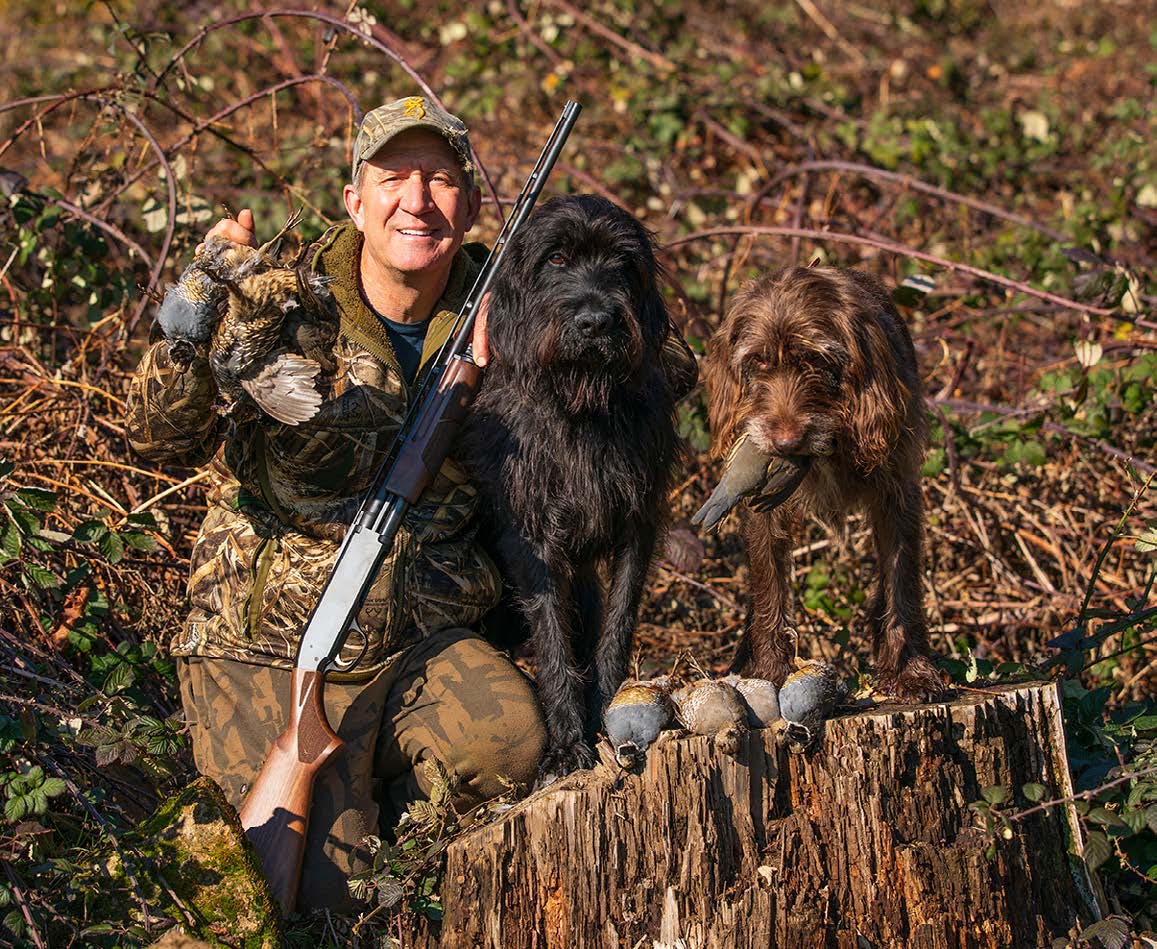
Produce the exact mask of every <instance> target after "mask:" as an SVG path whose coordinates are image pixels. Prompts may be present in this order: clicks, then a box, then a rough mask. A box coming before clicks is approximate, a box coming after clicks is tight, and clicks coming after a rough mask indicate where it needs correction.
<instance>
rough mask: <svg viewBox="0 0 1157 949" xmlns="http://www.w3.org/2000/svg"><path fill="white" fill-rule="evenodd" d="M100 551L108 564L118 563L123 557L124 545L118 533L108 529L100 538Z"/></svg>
mask: <svg viewBox="0 0 1157 949" xmlns="http://www.w3.org/2000/svg"><path fill="white" fill-rule="evenodd" d="M100 552H101V553H102V554H104V559H105V560H107V561H108V562H109V563H110V564H118V563H120V562H121V560H122V559H123V558H124V555H125V545H124V542H123V541H122V540H121V538H120V535H118V534H114V533H113V532H112V531H109V532H108V533H107V534H105V535H104V536H103V537H102V538H101V539H100Z"/></svg>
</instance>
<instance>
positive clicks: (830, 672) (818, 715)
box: [779, 660, 847, 749]
mask: <svg viewBox="0 0 1157 949" xmlns="http://www.w3.org/2000/svg"><path fill="white" fill-rule="evenodd" d="M846 695H847V686H846V685H845V684H844V683H843V682H841V681H840V677H839V674H838V673H837V672H836V670H835V669H834V668H832V666H831V665H829V664H828V663H826V662H821V661H819V660H806V661H802V662H800V663H799V668H798V669H796V670H795V671H794V672H792V673H791V674H790V675H789V676H788V677H787V679H785V680H784V683H783V685H782V686H781V687H780V690H779V710H780V714H781V715H783V718H784V720H785V721H786V722H787V723H788V728H787V733H788V737H789V739H790V740H791V742H792V743H793V745H795V746H798V747H799V748H801V749H802V748H807V747H810V746H811V745H812V744H814V743H815V742H816V741H817V740H818V738H819V736H820V734H821V733H822V728H823V723H824V722H825V721H826V720H827V718H828V717H829V716H830V715H831V713H832V711H833V710H834V709H835V707H836V706H837V705H838V704H839V703H840V702H842V701H843V700H844V698H845V696H846Z"/></svg>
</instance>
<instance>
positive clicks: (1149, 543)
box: [1133, 527, 1157, 554]
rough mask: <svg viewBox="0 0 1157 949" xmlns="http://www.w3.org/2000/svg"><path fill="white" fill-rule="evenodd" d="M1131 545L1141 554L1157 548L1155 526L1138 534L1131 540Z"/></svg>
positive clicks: (1156, 530)
mask: <svg viewBox="0 0 1157 949" xmlns="http://www.w3.org/2000/svg"><path fill="white" fill-rule="evenodd" d="M1133 546H1134V547H1136V548H1137V550H1138V551H1139V552H1140V553H1143V554H1148V553H1152V552H1153V551H1155V550H1157V527H1154V528H1150V529H1149V530H1147V531H1145V532H1144V533H1142V534H1138V535H1137V537H1136V538H1135V539H1134V541H1133Z"/></svg>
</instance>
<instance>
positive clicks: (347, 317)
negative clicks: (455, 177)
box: [313, 221, 488, 376]
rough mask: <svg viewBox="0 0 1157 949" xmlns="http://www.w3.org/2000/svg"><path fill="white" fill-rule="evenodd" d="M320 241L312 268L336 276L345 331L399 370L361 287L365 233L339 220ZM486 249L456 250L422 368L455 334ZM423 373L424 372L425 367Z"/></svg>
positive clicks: (335, 291)
mask: <svg viewBox="0 0 1157 949" xmlns="http://www.w3.org/2000/svg"><path fill="white" fill-rule="evenodd" d="M319 245H320V246H319V247H318V250H317V253H316V254H315V255H314V258H313V269H314V271H315V272H316V273H319V274H325V275H326V276H329V277H333V278H334V281H333V283H332V284H331V285H330V291H331V292H332V293H333V299H334V303H335V304H336V306H337V310H338V314H339V316H340V319H341V334H342V335H343V336H345V337H346V338H347V339H349V340H350V341H352V342H354V343H356V344H357V345H359V346H361V347H363V348H364V349H366V351H368V352H369V353H371V354H373V355H374V356H376V357H377V358H378V359H379V360H380V361H381V362H383V363H385V364H386V365H387V366H389V367H390V368H391V369H393V370H394V371H395V372H397V373H399V374H400V373H401V369H400V368H399V366H398V357H397V355H396V354H395V353H394V347H393V346H392V345H391V343H390V337H389V335H388V334H387V333H386V328H385V327H384V326H383V325H382V322H381V320H379V319H378V318H377V316H376V315H375V314H374V312H373V311H372V310H371V309H370V308H369V307H368V306H367V305H366V302H365V300H363V299H362V295H361V292H360V290H359V280H358V272H359V271H358V268H359V263H360V261H361V253H362V235H361V232H360V231H358V229H357V228H356V227H355V226H354V224H353V222H352V221H349V222H346V223H345V224H339V225H336V226H335V227H331V228H330V229H329V230H328V231H327V232H326V233H325V234H324V235H322V238H321V240H320V241H319ZM487 253H488V251H487V249H486V246H485V245H484V244H478V243H471V244H463V245H462V247H461V248H459V250H458V252H457V253H456V254H455V255H454V261H453V263H452V264H451V265H450V276H449V278H448V279H447V280H446V289H445V290H444V291H443V292H442V296H441V298H440V299H439V300H438V302H437V304H435V306H434V313H433V315H432V316H431V317H430V327H429V329H428V330H427V331H426V341H425V343H423V345H422V363H421V367H422V368H425V366H426V364H427V363H428V362H429V361H430V359H431V358H433V356H434V354H435V353H437V352H438V349H439V348H440V347H441V346H442V344H443V343H444V342H445V341H446V338H447V337H448V336H449V335H450V331H451V329H452V328H453V326H454V321H455V319H456V318H457V316H458V311H459V309H461V307H462V304H463V303H464V302H465V300H466V295H467V294H468V293H469V292H470V288H471V287H473V286H474V281H475V279H476V278H477V277H478V273H479V271H480V270H481V269H482V263H483V262H484V261H485V260H486V254H487ZM418 375H419V376H421V369H419V372H418Z"/></svg>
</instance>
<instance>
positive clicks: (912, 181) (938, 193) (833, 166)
mask: <svg viewBox="0 0 1157 949" xmlns="http://www.w3.org/2000/svg"><path fill="white" fill-rule="evenodd" d="M815 171H847V172H852V173H853V174H857V175H863V176H864V177H865V178H878V179H879V180H881V181H890V182H893V183H895V184H898V185H901V186H903V187H904V188H911V189H912V190H913V191H922V192H924V193H925V194H930V195H934V196H935V197H937V198H941V199H943V200H945V201H951V202H954V203H956V204H963V205H965V206H966V207H970V208H972V209H974V210H976V211H981V212H983V213H985V214H988V215H991V216H992V217H996V218H1000V219H1001V220H1004V221H1009V222H1010V223H1012V224H1019V225H1020V226H1021V227H1027V228H1030V229H1032V230H1034V231H1039V232H1040V233H1042V234H1044V235H1046V236H1047V237H1051V238H1052V239H1053V240H1055V241H1060V242H1061V243H1071V242H1072V240H1073V239H1072V238H1071V237H1070V236H1069V235H1068V234H1063V233H1061V232H1060V231H1057V230H1053V229H1052V228H1051V227H1047V226H1046V225H1044V224H1038V223H1037V222H1036V221H1033V220H1031V219H1029V218H1026V217H1023V216H1022V215H1020V214H1016V213H1014V212H1012V211H1006V210H1005V209H1004V208H1002V207H1000V206H998V205H995V204H990V203H989V202H988V201H981V200H980V199H979V198H973V197H969V196H968V195H964V194H958V193H957V192H955V191H949V190H948V189H947V188H941V187H938V186H937V185H934V184H929V183H928V182H927V181H922V180H921V179H919V178H914V177H912V176H911V175H904V174H900V173H899V172H896V171H887V170H885V169H883V168H877V167H875V166H874V165H865V164H862V163H860V162H854V161H833V160H822V161H818V160H817V161H803V162H800V163H799V164H798V165H793V166H792V167H790V168H785V169H784V170H783V171H781V172H780V173H779V174H778V175H776V176H775V177H774V178H772V179H771V181H770V182H769V184H772V185H776V184H779V183H780V182H781V181H786V180H787V179H788V178H793V177H795V176H797V175H806V174H808V173H809V172H815Z"/></svg>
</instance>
